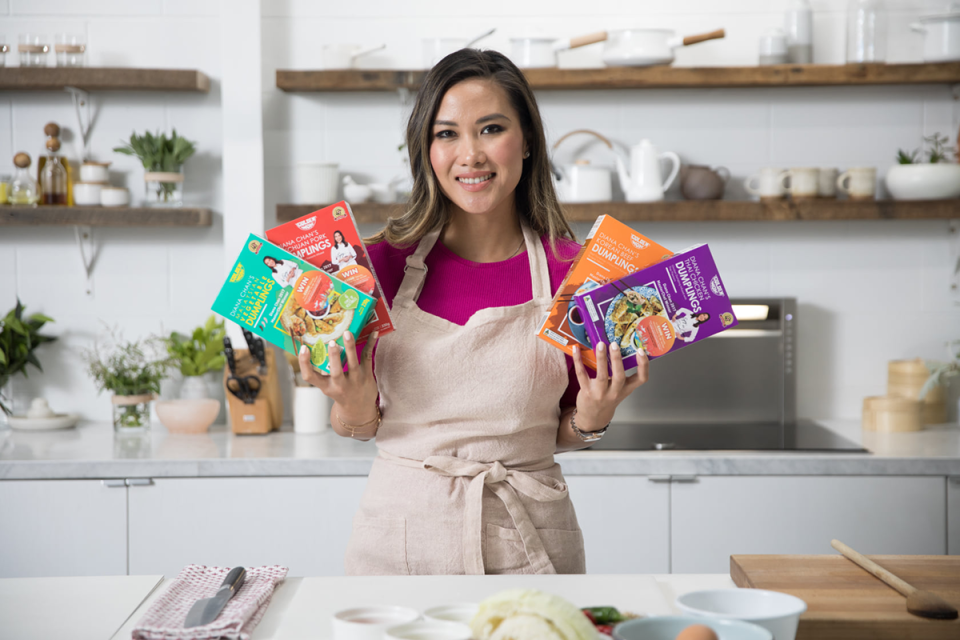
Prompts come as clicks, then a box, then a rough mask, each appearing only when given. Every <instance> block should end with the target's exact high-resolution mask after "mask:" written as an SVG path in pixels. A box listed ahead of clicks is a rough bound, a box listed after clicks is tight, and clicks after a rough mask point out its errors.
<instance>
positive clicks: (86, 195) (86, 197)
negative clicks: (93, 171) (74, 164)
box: [73, 182, 103, 206]
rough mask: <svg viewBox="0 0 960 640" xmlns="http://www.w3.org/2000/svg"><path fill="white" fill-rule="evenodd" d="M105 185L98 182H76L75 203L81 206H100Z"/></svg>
mask: <svg viewBox="0 0 960 640" xmlns="http://www.w3.org/2000/svg"><path fill="white" fill-rule="evenodd" d="M102 189H103V185H102V184H99V183H96V182H74V183H73V203H74V204H76V205H80V206H88V205H98V204H100V191H101V190H102Z"/></svg>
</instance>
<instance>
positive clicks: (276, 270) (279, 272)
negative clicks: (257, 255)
mask: <svg viewBox="0 0 960 640" xmlns="http://www.w3.org/2000/svg"><path fill="white" fill-rule="evenodd" d="M263 264H265V265H267V267H269V268H270V271H272V272H273V279H274V280H276V281H277V284H279V285H280V286H281V287H292V286H293V283H294V282H296V281H297V278H299V277H300V276H301V275H303V270H302V269H301V268H300V266H299V265H298V264H297V263H296V262H294V261H293V260H278V259H276V258H274V257H273V256H264V257H263Z"/></svg>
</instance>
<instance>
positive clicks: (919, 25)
mask: <svg viewBox="0 0 960 640" xmlns="http://www.w3.org/2000/svg"><path fill="white" fill-rule="evenodd" d="M910 28H911V29H913V30H914V31H916V32H918V33H922V34H923V60H924V62H944V61H947V60H960V4H958V3H953V4H951V5H950V12H949V13H944V14H940V15H932V16H921V17H920V22H914V23H913V24H911V25H910Z"/></svg>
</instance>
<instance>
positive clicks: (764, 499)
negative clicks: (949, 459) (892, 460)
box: [671, 476, 947, 573]
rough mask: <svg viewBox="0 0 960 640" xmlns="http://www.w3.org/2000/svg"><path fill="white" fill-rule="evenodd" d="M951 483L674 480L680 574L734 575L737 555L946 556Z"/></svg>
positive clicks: (909, 479) (675, 558)
mask: <svg viewBox="0 0 960 640" xmlns="http://www.w3.org/2000/svg"><path fill="white" fill-rule="evenodd" d="M946 498H947V496H946V482H945V480H944V478H943V477H942V476H940V477H919V476H883V477H877V476H802V477H798V476H765V477H758V476H700V477H699V478H697V480H696V481H695V482H690V483H676V482H674V483H672V485H671V529H672V535H671V558H672V566H671V571H672V572H673V573H726V572H728V571H729V570H730V555H731V554H757V553H760V554H767V553H772V554H781V553H792V554H829V553H836V551H834V550H833V548H832V547H831V546H830V540H831V539H833V538H837V539H838V540H842V541H843V542H845V543H847V544H848V545H850V546H851V547H853V548H854V549H856V550H857V551H860V552H861V553H864V554H898V553H902V554H937V555H940V554H944V553H946V550H947V540H946V530H947V523H946V513H945V509H944V504H945V503H946Z"/></svg>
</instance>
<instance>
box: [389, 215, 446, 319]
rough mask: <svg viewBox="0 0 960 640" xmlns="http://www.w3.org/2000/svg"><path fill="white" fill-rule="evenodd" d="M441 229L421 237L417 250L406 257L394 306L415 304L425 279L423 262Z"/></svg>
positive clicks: (425, 267) (435, 242)
mask: <svg viewBox="0 0 960 640" xmlns="http://www.w3.org/2000/svg"><path fill="white" fill-rule="evenodd" d="M441 231H442V229H434V230H433V231H431V232H430V233H428V234H427V235H425V236H423V238H422V239H421V240H420V244H418V245H417V250H416V251H414V252H413V253H412V254H410V255H409V256H407V264H406V265H405V266H404V267H403V282H401V283H400V289H398V290H397V295H396V296H395V297H394V299H393V303H394V304H395V305H406V304H409V303H411V302H416V301H417V298H419V297H420V292H421V291H423V283H424V282H426V279H427V265H426V263H425V262H424V260H426V258H427V255H428V254H429V253H430V251H431V249H433V246H434V245H435V244H437V239H438V238H440V232H441Z"/></svg>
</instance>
